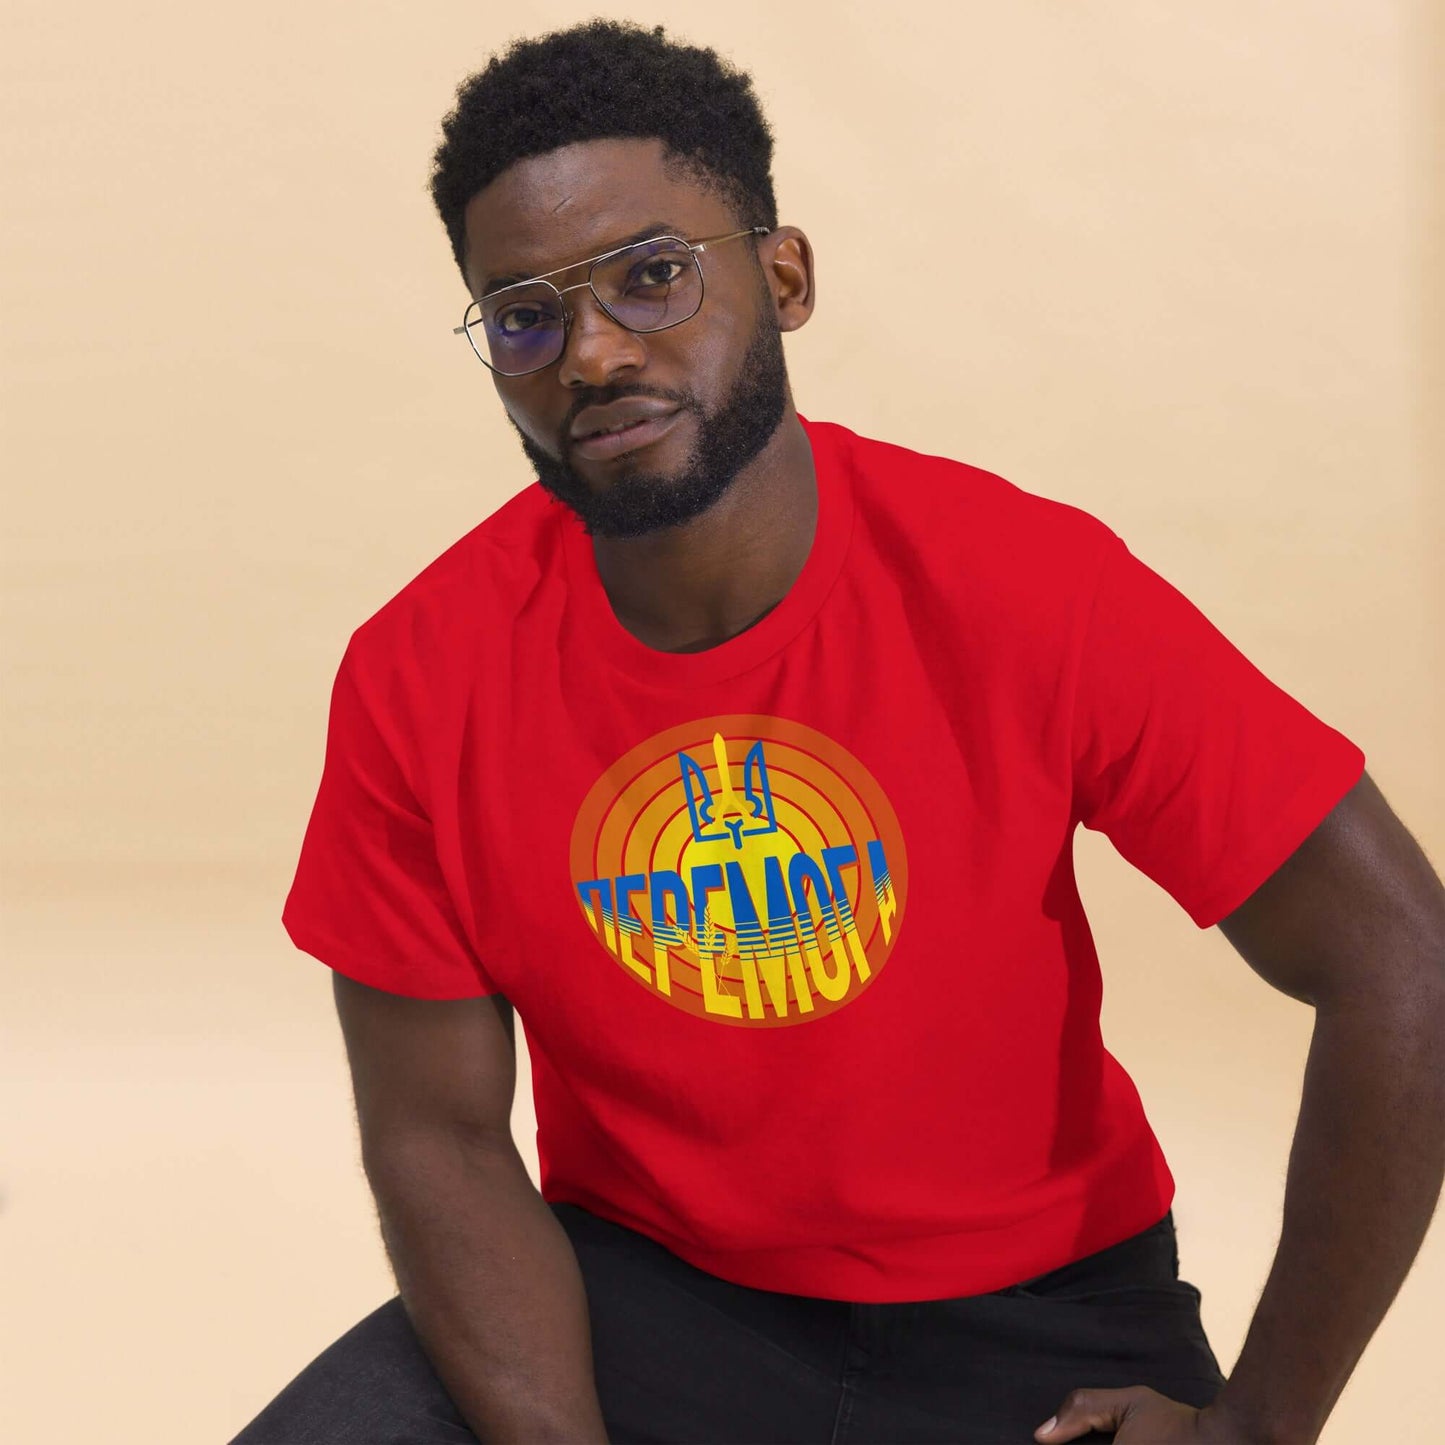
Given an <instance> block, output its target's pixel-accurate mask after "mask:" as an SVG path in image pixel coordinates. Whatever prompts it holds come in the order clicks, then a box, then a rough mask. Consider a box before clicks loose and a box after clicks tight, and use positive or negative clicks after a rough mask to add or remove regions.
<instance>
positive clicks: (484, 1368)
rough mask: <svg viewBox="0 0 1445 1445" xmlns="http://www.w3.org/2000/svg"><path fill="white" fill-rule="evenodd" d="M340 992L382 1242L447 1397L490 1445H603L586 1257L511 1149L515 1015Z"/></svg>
mask: <svg viewBox="0 0 1445 1445" xmlns="http://www.w3.org/2000/svg"><path fill="white" fill-rule="evenodd" d="M334 990H335V997H336V1009H337V1014H338V1016H339V1018H340V1020H341V1027H342V1033H343V1035H344V1037H345V1040H346V1050H347V1057H348V1059H349V1060H350V1064H351V1076H352V1084H353V1088H354V1090H355V1095H356V1108H357V1117H358V1120H359V1123H360V1126H361V1145H362V1162H363V1165H364V1167H365V1170H366V1176H367V1179H368V1181H369V1183H370V1185H371V1188H372V1192H373V1194H374V1195H375V1197H376V1203H377V1209H378V1213H379V1215H380V1219H381V1230H382V1238H383V1239H384V1241H385V1243H386V1248H387V1253H388V1255H389V1256H390V1258H391V1263H392V1268H393V1270H394V1272H395V1274H396V1279H397V1285H398V1288H399V1290H400V1292H401V1298H402V1303H403V1305H404V1306H405V1308H406V1312H407V1316H408V1318H409V1319H410V1320H411V1323H412V1326H413V1328H414V1329H415V1330H416V1333H417V1336H418V1338H419V1339H420V1340H421V1342H422V1345H423V1347H424V1348H425V1350H426V1353H427V1355H428V1357H429V1358H430V1360H431V1361H432V1364H433V1365H434V1367H435V1368H436V1371H437V1374H438V1375H439V1376H440V1377H441V1380H442V1383H443V1384H444V1385H445V1386H446V1388H447V1392H448V1393H449V1394H450V1395H451V1397H452V1399H453V1401H454V1402H455V1403H456V1406H457V1408H458V1409H459V1410H460V1411H461V1413H462V1416H463V1418H464V1419H465V1420H466V1421H467V1423H468V1425H469V1426H470V1427H471V1429H472V1431H473V1432H474V1433H475V1434H476V1435H477V1436H478V1437H479V1438H480V1439H482V1440H485V1441H487V1442H489V1445H491V1442H494V1441H495V1442H510V1441H526V1442H528V1445H532V1442H546V1441H566V1442H568V1445H572V1442H583V1445H587V1442H602V1445H606V1440H607V1434H606V1430H605V1427H604V1424H603V1420H602V1412H601V1408H600V1406H599V1404H598V1400H597V1392H596V1385H595V1381H594V1377H593V1368H592V1339H591V1326H590V1321H589V1316H588V1311H587V1299H586V1294H585V1291H584V1287H583V1281H582V1275H581V1271H580V1270H579V1268H578V1265H577V1257H576V1254H575V1253H574V1251H573V1249H572V1245H571V1242H570V1241H569V1240H568V1238H567V1235H566V1232H565V1231H564V1230H563V1229H562V1227H561V1225H560V1224H558V1222H557V1220H556V1218H555V1216H554V1215H553V1214H552V1211H551V1208H550V1207H549V1205H548V1204H547V1202H546V1201H545V1200H544V1199H543V1198H542V1196H541V1195H540V1194H539V1193H538V1192H537V1190H536V1188H535V1186H534V1185H533V1184H532V1181H531V1179H530V1177H529V1176H528V1174H527V1171H526V1167H525V1165H524V1164H523V1162H522V1158H521V1156H520V1155H519V1154H518V1152H517V1149H516V1145H515V1143H514V1141H513V1139H512V1132H511V1108H512V1095H513V1091H514V1088H515V1081H516V1055H515V1052H514V1036H513V1025H512V1010H511V1006H510V1005H509V1004H508V1003H507V1001H506V1000H505V999H504V998H503V997H502V996H501V995H500V994H494V995H492V996H490V997H486V998H470V999H459V1000H454V1001H453V1000H448V1001H440V1000H427V999H413V998H403V997H401V996H400V995H397V994H390V993H384V992H381V991H379V990H377V989H373V988H369V987H367V986H366V985H364V984H360V983H357V982H355V981H353V980H352V979H349V978H347V977H346V976H345V975H343V974H341V973H336V974H335V975H334Z"/></svg>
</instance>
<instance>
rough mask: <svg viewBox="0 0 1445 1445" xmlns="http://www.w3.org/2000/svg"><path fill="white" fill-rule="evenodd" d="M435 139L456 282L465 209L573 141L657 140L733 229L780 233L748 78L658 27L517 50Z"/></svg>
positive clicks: (463, 96)
mask: <svg viewBox="0 0 1445 1445" xmlns="http://www.w3.org/2000/svg"><path fill="white" fill-rule="evenodd" d="M442 134H443V136H444V139H443V141H442V143H441V145H439V146H438V147H437V149H436V152H435V154H434V155H433V158H432V159H433V167H432V174H431V195H432V200H433V201H434V202H435V204H436V208H437V211H438V212H439V214H440V215H441V218H442V223H443V224H444V225H445V226H446V229H447V235H448V236H449V237H450V238H451V243H452V254H453V256H454V257H455V258H456V263H457V269H458V270H459V271H461V272H462V279H463V280H465V279H466V266H465V254H466V226H465V221H464V212H465V209H466V206H467V203H468V202H469V201H470V200H471V199H472V197H473V196H475V195H476V194H477V193H478V192H479V191H481V190H483V189H484V188H485V187H486V186H487V185H489V184H490V183H491V182H492V181H493V180H494V179H495V178H496V177H497V176H498V175H500V174H501V173H502V172H503V171H504V170H506V169H507V167H508V166H510V165H512V164H513V163H514V162H516V161H519V160H521V159H523V158H524V157H526V156H534V155H542V154H544V153H545V152H547V151H551V150H556V149H557V148H558V147H560V146H565V145H572V144H574V143H575V142H578V141H587V140H602V139H605V138H610V137H618V136H636V137H647V138H657V139H660V140H661V141H662V142H663V147H664V155H665V156H666V158H667V160H668V162H669V165H676V166H677V167H678V168H679V169H680V170H681V171H682V173H683V174H685V175H687V176H688V177H689V178H690V179H692V180H693V181H695V182H696V184H697V185H698V186H699V187H700V188H701V189H703V190H705V191H707V192H710V193H711V194H713V195H715V196H717V197H719V198H720V199H721V200H722V201H723V202H724V204H726V205H727V206H728V207H729V208H730V209H731V210H732V212H733V214H734V216H735V217H736V219H737V225H738V226H739V227H742V226H752V225H765V226H767V227H768V229H769V230H776V229H777V225H778V206H777V200H776V198H775V196H774V194H773V178H772V159H773V135H772V131H771V130H770V129H769V128H768V123H767V121H766V120H765V119H764V117H763V112H762V107H761V106H760V104H759V103H758V99H757V96H756V95H755V94H754V92H753V86H752V80H751V78H750V77H749V76H748V75H747V74H746V73H744V72H742V71H739V70H737V69H736V68H735V67H733V66H732V65H730V64H729V63H728V62H727V61H726V60H723V59H722V58H721V57H719V56H718V54H717V52H716V51H714V50H710V49H705V48H702V47H699V46H695V45H686V44H681V43H679V42H677V41H672V40H669V39H667V37H666V32H665V30H664V28H663V26H661V25H655V26H653V27H652V28H651V29H650V30H649V29H644V28H643V27H642V26H640V25H636V24H633V23H632V22H630V21H616V20H604V19H594V20H588V21H586V22H584V23H583V24H580V25H574V26H572V27H571V28H570V29H567V30H557V31H553V32H552V33H551V34H548V35H543V36H539V37H537V38H535V39H526V40H518V41H515V42H513V44H512V45H511V47H510V48H509V49H508V50H507V51H506V52H505V53H504V54H502V55H499V56H494V57H493V58H492V59H491V60H490V61H489V62H488V63H487V66H486V68H485V69H484V70H480V71H478V72H477V73H476V74H474V75H471V76H469V77H468V78H467V79H466V80H464V81H463V82H462V83H461V84H460V85H459V86H458V87H457V92H456V105H455V106H454V107H453V109H452V110H450V111H448V112H447V115H446V117H445V118H444V119H443V121H442Z"/></svg>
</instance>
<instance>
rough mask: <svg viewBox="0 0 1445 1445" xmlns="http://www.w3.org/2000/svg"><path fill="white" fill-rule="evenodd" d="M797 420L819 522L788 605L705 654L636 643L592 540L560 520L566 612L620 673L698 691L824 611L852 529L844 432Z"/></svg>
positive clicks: (746, 665)
mask: <svg viewBox="0 0 1445 1445" xmlns="http://www.w3.org/2000/svg"><path fill="white" fill-rule="evenodd" d="M797 417H798V421H799V422H800V423H801V425H802V427H803V431H804V433H805V434H806V435H807V438H808V444H809V446H810V447H811V448H812V452H813V474H814V478H815V481H816V484H817V488H818V516H817V520H816V522H815V524H814V528H813V541H812V544H811V546H810V547H809V549H808V556H807V560H806V561H805V562H804V563H803V567H802V570H801V571H800V572H799V573H798V575H797V576H796V577H795V578H794V579H793V584H792V586H791V587H789V588H788V590H787V592H786V593H784V595H783V598H782V600H781V601H780V602H779V603H778V604H777V605H776V606H775V607H774V608H773V609H772V611H771V612H769V613H767V615H766V616H764V617H763V618H762V619H761V620H759V621H757V622H755V623H753V625H752V626H751V627H749V628H747V629H746V630H744V631H742V632H740V633H738V634H737V636H735V637H730V638H728V640H727V641H726V642H722V643H719V644H718V645H717V646H716V647H709V648H707V649H705V650H704V651H702V652H664V651H662V650H660V649H659V648H655V647H649V646H648V644H647V643H645V642H643V641H642V640H641V639H640V638H637V637H634V636H633V635H632V633H630V632H629V631H628V630H627V629H626V628H625V627H624V626H623V625H622V623H621V622H619V621H618V619H617V614H616V613H614V612H613V610H612V603H611V602H610V601H609V600H608V596H607V589H606V588H605V587H604V586H603V585H602V579H601V577H600V576H599V575H598V572H597V559H596V557H595V556H594V555H593V551H592V539H591V538H590V537H589V536H588V535H587V533H586V532H585V531H584V530H583V528H582V525H581V523H580V522H579V521H578V520H577V519H576V517H574V516H572V515H571V514H570V513H567V514H566V515H565V516H563V517H562V519H561V520H562V530H563V550H564V552H565V554H566V562H567V594H568V596H567V607H568V612H569V614H570V615H571V616H572V618H573V620H574V622H575V624H576V625H577V627H578V629H579V631H580V633H581V634H582V635H583V636H585V638H586V645H587V646H588V647H590V648H591V649H593V650H594V651H595V652H596V653H598V654H600V655H602V656H604V657H606V658H607V660H608V661H609V662H610V663H612V664H613V665H614V666H615V667H617V668H618V669H620V670H621V671H623V672H626V673H628V674H630V675H631V676H633V677H636V678H639V679H640V680H642V681H644V682H648V683H651V684H653V685H656V686H662V687H667V686H675V687H692V686H696V685H698V684H701V683H712V682H718V681H720V680H722V679H723V678H728V677H735V676H737V674H739V673H741V672H746V671H747V670H748V669H750V668H753V667H756V666H757V665H758V664H759V663H761V662H764V661H766V660H767V659H768V658H769V657H771V656H772V655H773V654H774V653H775V652H777V651H779V650H780V649H781V648H783V647H785V646H787V644H788V643H789V642H791V641H792V640H793V638H795V637H796V636H797V635H798V633H799V632H801V631H802V629H803V628H804V627H806V626H807V624H808V623H809V622H811V621H812V619H813V618H814V616H816V614H817V612H818V609H819V608H820V607H821V606H822V605H823V601H824V599H825V598H826V597H827V595H828V592H829V590H830V589H831V588H832V586H833V583H834V582H835V581H836V580H837V577H838V573H839V572H840V571H841V569H842V565H843V558H844V555H845V554H846V552H847V550H848V541H849V537H850V536H851V533H852V527H853V491H852V482H851V477H850V475H849V470H848V465H847V459H846V457H845V456H844V455H843V454H842V448H841V439H840V438H839V436H838V435H837V434H836V433H837V432H838V431H839V430H841V429H840V428H839V427H837V426H836V425H835V424H834V423H831V422H812V421H809V420H808V419H807V418H806V417H805V416H803V415H802V413H801V412H799V413H797Z"/></svg>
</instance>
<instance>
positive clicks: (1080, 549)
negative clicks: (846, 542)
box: [828, 423, 1114, 582]
mask: <svg viewBox="0 0 1445 1445" xmlns="http://www.w3.org/2000/svg"><path fill="white" fill-rule="evenodd" d="M828 426H829V428H830V431H831V433H832V435H833V436H834V438H835V441H836V444H837V445H838V446H839V447H840V449H841V450H842V452H843V454H844V455H845V456H846V457H847V458H848V461H849V464H850V470H851V473H852V477H853V487H854V496H855V498H856V504H857V508H858V512H859V516H860V518H861V519H862V521H863V522H864V524H865V525H867V526H870V527H871V528H872V529H873V530H874V531H875V532H877V533H878V534H879V535H880V536H883V537H886V536H887V535H888V534H893V535H895V536H897V537H899V538H904V539H906V540H907V541H908V542H909V544H910V545H912V546H914V547H916V548H917V549H918V551H919V555H920V557H922V558H927V557H936V558H937V559H938V560H939V561H940V564H942V565H944V566H946V567H949V568H950V569H952V568H953V567H956V566H958V565H960V564H966V565H967V567H968V569H969V571H970V572H971V573H972V574H973V575H988V574H991V573H994V572H999V571H1004V572H1007V573H1008V574H1010V575H1012V576H1016V577H1017V576H1019V575H1022V574H1027V575H1029V576H1033V577H1037V578H1038V579H1039V580H1040V581H1043V582H1047V581H1049V580H1051V579H1052V580H1057V581H1060V582H1067V580H1068V579H1069V578H1071V577H1072V578H1077V577H1078V576H1087V575H1090V574H1091V573H1092V572H1093V570H1094V569H1095V567H1096V566H1097V564H1098V562H1099V560H1100V559H1101V557H1102V555H1103V552H1104V550H1105V549H1106V547H1107V546H1108V545H1109V542H1110V540H1111V539H1112V538H1113V536H1114V533H1113V530H1112V528H1110V527H1109V526H1108V525H1107V523H1105V522H1103V521H1101V520H1100V519H1099V518H1098V517H1097V516H1095V515H1094V514H1093V513H1092V512H1090V511H1088V510H1086V509H1085V508H1084V507H1082V506H1080V505H1077V504H1076V503H1072V502H1067V501H1064V500H1062V499H1061V498H1058V497H1051V496H1047V495H1045V494H1043V493H1041V492H1033V491H1029V490H1028V489H1027V488H1025V487H1023V486H1021V485H1019V484H1018V483H1017V482H1015V481H1012V480H1010V479H1009V478H1007V477H1005V476H1003V475H1001V474H1000V473H998V472H995V471H991V470H989V469H988V468H987V467H983V466H980V465H978V464H976V463H974V462H968V461H963V460H961V459H960V458H958V457H954V456H947V455H943V454H940V453H935V452H928V451H923V450H920V449H917V448H914V447H909V446H905V445H903V444H901V443H899V442H892V441H884V440H881V439H879V438H876V437H869V436H863V435H860V434H859V433H857V432H853V431H851V430H849V429H848V428H847V427H843V426H840V425H838V424H837V423H831V424H828Z"/></svg>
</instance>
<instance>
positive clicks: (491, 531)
mask: <svg viewBox="0 0 1445 1445" xmlns="http://www.w3.org/2000/svg"><path fill="white" fill-rule="evenodd" d="M558 513H559V508H558V507H557V505H556V504H555V503H554V502H553V501H552V499H551V498H550V497H549V496H548V495H547V493H546V492H545V491H544V490H543V488H542V487H541V486H540V485H539V484H538V483H537V482H535V481H534V482H532V483H531V484H530V485H528V486H527V487H525V488H523V490H522V491H520V492H518V493H517V494H516V495H514V496H512V497H510V498H508V500H507V501H505V502H504V503H502V505H501V506H500V507H498V508H497V509H496V511H494V512H492V513H491V514H490V515H489V516H487V517H485V518H483V520H482V521H480V522H478V523H477V525H476V526H474V527H472V528H470V529H469V530H468V531H466V532H464V533H463V534H462V535H461V536H460V537H458V538H457V539H456V541H454V542H453V543H451V545H450V546H448V547H447V548H446V549H445V550H444V551H443V552H441V553H440V554H439V555H438V556H436V557H434V558H433V559H432V560H431V561H430V562H428V563H427V564H426V566H424V567H423V568H422V569H421V570H420V571H419V572H417V573H416V575H415V576H413V577H412V578H411V579H410V580H409V581H407V582H406V583H405V584H403V585H402V586H401V587H400V588H398V589H397V590H396V591H395V592H393V593H392V594H391V596H389V597H388V598H387V599H386V600H385V601H384V602H383V603H382V604H381V605H380V606H379V607H378V608H376V610H375V611H373V612H372V613H371V614H370V616H368V617H367V618H365V620H364V621H362V622H361V623H360V625H359V626H358V627H357V628H356V629H355V631H354V632H353V633H352V636H351V642H350V644H349V650H350V651H351V652H352V654H353V655H356V656H358V657H359V658H361V659H363V660H365V659H379V658H381V657H385V656H395V655H396V654H397V653H398V652H399V651H404V652H405V653H406V654H408V655H416V654H417V653H418V652H421V653H423V654H430V655H432V656H434V657H436V658H437V660H440V657H441V655H442V654H444V653H445V652H446V651H448V650H449V649H452V650H455V649H461V648H470V647H472V646H473V645H474V644H475V642H476V641H477V639H478V638H479V637H481V636H484V635H485V633H486V630H487V628H488V627H495V626H496V625H497V624H498V621H499V618H502V617H504V616H510V615H511V614H512V613H514V612H515V611H516V609H517V608H518V607H519V606H521V605H522V603H523V602H524V601H525V598H526V596H527V594H528V593H529V591H531V590H532V589H533V588H535V587H536V586H537V584H538V583H539V581H540V580H541V578H542V577H543V575H544V573H545V572H546V570H547V568H548V566H549V564H550V562H551V558H550V557H549V555H548V554H549V550H550V548H551V547H553V546H555V545H556V541H557V539H556V536H555V533H556V528H557V526H558V523H559V520H560V519H559V516H558Z"/></svg>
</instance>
